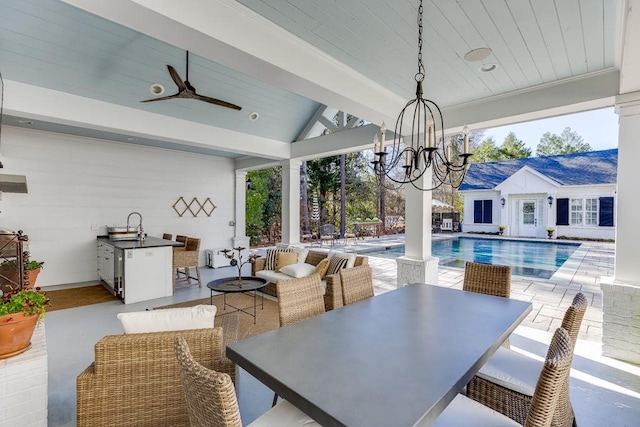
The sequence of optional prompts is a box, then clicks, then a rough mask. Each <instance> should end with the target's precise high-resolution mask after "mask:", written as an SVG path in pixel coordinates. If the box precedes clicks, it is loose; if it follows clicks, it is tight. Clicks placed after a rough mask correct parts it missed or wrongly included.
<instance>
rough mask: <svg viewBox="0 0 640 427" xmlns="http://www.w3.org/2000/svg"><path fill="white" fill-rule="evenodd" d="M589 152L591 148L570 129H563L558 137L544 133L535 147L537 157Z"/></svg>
mask: <svg viewBox="0 0 640 427" xmlns="http://www.w3.org/2000/svg"><path fill="white" fill-rule="evenodd" d="M587 151H591V146H590V145H589V144H587V143H586V142H584V140H583V139H582V137H581V136H580V135H578V134H577V133H576V132H575V131H572V130H571V128H570V127H566V128H564V130H563V131H562V133H561V134H560V135H556V134H555V133H554V134H552V133H551V132H546V133H545V134H544V135H542V138H540V142H539V143H538V146H537V147H536V155H537V156H553V155H556V154H572V153H584V152H587Z"/></svg>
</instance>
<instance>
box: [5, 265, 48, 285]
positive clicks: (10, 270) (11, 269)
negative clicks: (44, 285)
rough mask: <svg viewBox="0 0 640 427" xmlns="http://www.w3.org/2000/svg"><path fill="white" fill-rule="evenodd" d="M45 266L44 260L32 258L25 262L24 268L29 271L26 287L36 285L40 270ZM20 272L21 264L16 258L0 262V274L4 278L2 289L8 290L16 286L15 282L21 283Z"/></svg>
mask: <svg viewBox="0 0 640 427" xmlns="http://www.w3.org/2000/svg"><path fill="white" fill-rule="evenodd" d="M43 268H44V261H36V260H31V261H29V262H26V263H25V264H24V269H25V271H26V273H27V283H26V284H25V286H24V287H25V288H33V287H34V286H35V284H36V279H37V278H38V274H40V270H42V269H43ZM18 274H19V266H18V263H17V261H16V260H14V259H12V260H9V261H5V262H3V263H2V264H0V275H1V276H2V277H0V279H2V280H1V282H2V283H0V284H1V285H4V286H2V287H1V288H0V289H2V290H4V291H7V290H10V289H11V288H14V287H15V286H14V284H19V280H18V277H19V276H18ZM7 285H8V286H7Z"/></svg>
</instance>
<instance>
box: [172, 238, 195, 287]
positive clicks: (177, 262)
mask: <svg viewBox="0 0 640 427" xmlns="http://www.w3.org/2000/svg"><path fill="white" fill-rule="evenodd" d="M199 262H200V239H196V238H193V237H188V238H187V242H186V246H185V248H184V250H183V251H173V269H174V271H175V272H176V274H174V275H173V290H174V291H175V290H176V280H177V272H178V271H179V269H181V268H183V269H184V273H185V275H186V277H185V280H186V281H187V285H191V279H192V277H191V275H190V268H192V267H193V268H195V270H196V277H195V279H196V282H197V284H198V287H199V288H201V287H202V281H201V279H200V266H199Z"/></svg>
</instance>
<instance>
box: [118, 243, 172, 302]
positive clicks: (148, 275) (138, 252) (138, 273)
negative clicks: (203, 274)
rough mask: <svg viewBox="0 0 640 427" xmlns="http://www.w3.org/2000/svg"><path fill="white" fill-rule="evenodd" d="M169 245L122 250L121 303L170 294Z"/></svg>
mask: <svg viewBox="0 0 640 427" xmlns="http://www.w3.org/2000/svg"><path fill="white" fill-rule="evenodd" d="M172 266H173V249H172V248H171V247H170V246H162V247H156V248H140V249H125V250H124V286H123V297H124V303H125V304H131V303H134V302H140V301H147V300H151V299H155V298H162V297H168V296H171V295H173V281H172V279H173V278H172V277H171V269H172Z"/></svg>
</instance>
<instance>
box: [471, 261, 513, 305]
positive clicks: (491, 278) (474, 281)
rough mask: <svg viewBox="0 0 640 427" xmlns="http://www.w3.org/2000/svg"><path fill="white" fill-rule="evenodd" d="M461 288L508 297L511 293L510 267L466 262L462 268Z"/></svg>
mask: <svg viewBox="0 0 640 427" xmlns="http://www.w3.org/2000/svg"><path fill="white" fill-rule="evenodd" d="M462 289H464V290H465V291H470V292H477V293H480V294H487V295H495V296H499V297H504V298H509V297H510V295H511V267H509V266H506V265H491V264H482V263H478V262H467V263H466V264H465V268H464V282H463V285H462Z"/></svg>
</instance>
